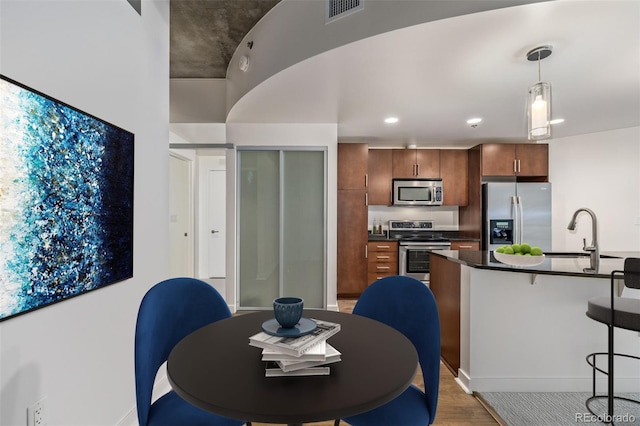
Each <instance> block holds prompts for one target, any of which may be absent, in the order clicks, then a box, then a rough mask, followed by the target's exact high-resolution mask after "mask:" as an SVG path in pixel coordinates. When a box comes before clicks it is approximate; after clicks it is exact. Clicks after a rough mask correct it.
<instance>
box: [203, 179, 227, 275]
mask: <svg viewBox="0 0 640 426" xmlns="http://www.w3.org/2000/svg"><path fill="white" fill-rule="evenodd" d="M207 183H208V185H207V186H208V189H209V191H208V194H207V210H206V214H207V225H208V226H207V229H205V232H207V240H208V261H207V266H208V269H209V278H224V276H225V275H226V273H225V259H226V238H225V235H226V218H225V215H226V208H225V202H224V201H225V189H226V171H224V170H208V171H207Z"/></svg>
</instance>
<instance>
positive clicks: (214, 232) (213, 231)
mask: <svg viewBox="0 0 640 426" xmlns="http://www.w3.org/2000/svg"><path fill="white" fill-rule="evenodd" d="M218 232H220V231H216V230H215V229H212V230H211V233H212V234H217V233H218Z"/></svg>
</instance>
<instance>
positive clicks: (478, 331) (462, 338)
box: [431, 250, 640, 392]
mask: <svg viewBox="0 0 640 426" xmlns="http://www.w3.org/2000/svg"><path fill="white" fill-rule="evenodd" d="M432 253H433V256H431V289H432V291H433V293H434V295H435V297H436V301H437V303H438V310H439V313H440V322H441V331H442V338H441V339H442V340H441V345H442V360H443V362H444V363H445V365H447V367H449V369H450V370H451V371H452V372H453V373H454V374H455V375H457V380H458V383H459V384H460V385H461V386H463V387H464V388H466V390H468V391H478V392H545V391H555V392H563V391H566V392H588V391H590V390H591V374H592V372H591V369H590V367H589V366H588V364H587V363H586V361H585V357H586V356H587V354H589V353H592V352H606V348H607V329H606V326H604V325H603V324H600V323H598V322H596V321H593V320H591V319H589V318H588V317H587V316H586V315H585V312H586V309H587V301H588V300H589V299H590V298H592V297H596V296H606V295H608V294H609V289H610V273H611V271H613V270H621V269H622V268H623V263H624V258H625V257H640V252H619V253H613V252H612V253H608V252H607V253H602V254H603V255H604V256H605V257H603V258H601V259H600V265H599V268H598V270H597V271H596V272H585V269H587V268H589V257H588V256H575V257H547V258H546V259H545V260H544V262H542V263H541V264H540V265H538V266H532V267H521V266H510V265H505V264H502V263H500V262H498V261H497V260H495V258H493V257H492V254H491V252H487V251H455V250H438V251H433V252H432ZM607 256H612V257H607ZM621 288H622V287H620V289H621ZM634 292H635V294H634ZM623 295H624V296H626V297H640V296H638V294H637V291H636V290H633V291H632V290H629V289H624V293H623ZM615 332H616V341H615V344H616V352H622V353H631V354H636V355H637V354H640V337H639V335H638V333H633V332H631V331H628V330H620V329H616V331H615ZM603 361H604V360H603ZM600 376H601V377H600V378H599V380H602V382H601V383H602V386H605V385H604V381H605V380H606V379H605V378H604V376H602V375H600ZM600 389H604V387H600ZM616 390H617V391H620V392H639V391H640V365H638V363H635V364H634V363H627V362H626V361H624V360H622V361H618V360H616Z"/></svg>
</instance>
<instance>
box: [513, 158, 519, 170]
mask: <svg viewBox="0 0 640 426" xmlns="http://www.w3.org/2000/svg"><path fill="white" fill-rule="evenodd" d="M517 161H518V160H513V173H518V165H517V164H518V163H517Z"/></svg>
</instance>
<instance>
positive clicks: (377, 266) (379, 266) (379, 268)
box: [368, 261, 398, 275]
mask: <svg viewBox="0 0 640 426" xmlns="http://www.w3.org/2000/svg"><path fill="white" fill-rule="evenodd" d="M368 271H369V272H373V273H388V274H392V275H396V274H397V273H398V262H397V261H396V262H369V267H368Z"/></svg>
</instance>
